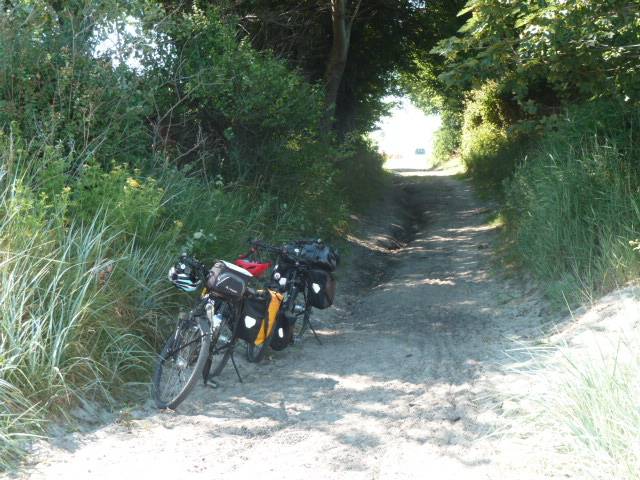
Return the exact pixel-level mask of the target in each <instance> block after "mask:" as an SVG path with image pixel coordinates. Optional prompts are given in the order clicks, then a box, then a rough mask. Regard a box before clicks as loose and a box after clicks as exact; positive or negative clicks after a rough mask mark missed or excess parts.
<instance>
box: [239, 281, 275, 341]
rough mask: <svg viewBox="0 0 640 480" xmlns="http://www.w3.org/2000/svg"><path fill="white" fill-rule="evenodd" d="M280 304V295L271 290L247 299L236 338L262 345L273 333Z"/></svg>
mask: <svg viewBox="0 0 640 480" xmlns="http://www.w3.org/2000/svg"><path fill="white" fill-rule="evenodd" d="M281 304H282V294H280V293H277V292H274V291H272V290H266V291H261V292H259V294H258V295H256V296H254V297H250V298H247V299H246V300H245V302H244V310H243V312H242V316H241V318H240V324H239V325H238V331H237V334H238V337H239V338H241V339H243V340H244V341H246V342H249V343H253V344H254V345H262V344H263V343H264V342H265V340H266V339H267V338H268V336H269V335H270V334H271V333H272V332H273V329H274V328H275V325H276V318H277V316H278V312H279V310H280V305H281Z"/></svg>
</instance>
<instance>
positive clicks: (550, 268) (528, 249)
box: [507, 102, 640, 303]
mask: <svg viewBox="0 0 640 480" xmlns="http://www.w3.org/2000/svg"><path fill="white" fill-rule="evenodd" d="M639 121H640V117H638V115H637V113H636V112H634V111H633V110H630V109H627V108H625V107H624V105H621V104H616V103H610V102H601V103H596V104H587V105H584V106H581V107H576V108H573V109H571V110H570V111H569V112H568V113H567V115H566V116H563V117H558V118H557V119H556V122H555V124H554V125H553V126H550V127H549V131H548V132H547V133H546V135H545V136H544V137H543V138H542V139H541V140H540V142H539V143H537V144H536V146H535V148H533V149H532V150H530V151H529V153H528V155H527V158H526V160H525V161H524V162H522V164H521V166H520V167H518V169H517V171H516V174H515V176H514V178H513V180H512V181H511V182H509V184H508V187H507V220H508V226H509V228H510V230H511V232H512V236H513V239H514V247H513V248H514V252H515V253H516V255H517V257H518V258H519V259H521V261H522V262H523V264H524V265H525V266H526V267H527V268H528V269H530V270H531V271H533V272H534V273H535V274H536V275H538V277H539V278H541V279H543V280H545V282H546V284H547V285H548V288H549V293H550V294H552V295H553V296H555V297H556V298H558V300H562V297H563V296H564V297H567V298H568V299H569V300H570V301H571V302H572V303H573V302H574V301H576V300H583V299H584V298H585V297H586V299H589V298H590V296H591V295H592V294H593V293H598V292H602V291H607V290H610V289H612V288H615V287H617V286H619V285H621V284H623V283H624V282H625V281H627V280H630V279H632V278H635V277H636V276H637V275H638V274H640V264H639V263H638V258H637V253H636V252H635V251H634V249H633V244H630V242H633V241H635V240H636V239H637V238H638V237H640V196H639V195H638V185H640V172H639V171H638V166H637V162H636V161H635V159H636V158H637V157H638V154H639V153H640V142H639V141H638V133H637V132H638V124H639Z"/></svg>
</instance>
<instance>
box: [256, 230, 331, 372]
mask: <svg viewBox="0 0 640 480" xmlns="http://www.w3.org/2000/svg"><path fill="white" fill-rule="evenodd" d="M249 243H250V245H251V251H250V254H251V253H252V254H256V253H257V252H259V251H261V250H262V251H265V252H268V253H271V254H274V255H276V262H275V266H274V268H273V271H272V277H271V278H272V283H271V284H270V287H271V288H275V289H278V291H280V292H281V293H282V294H283V295H284V300H283V303H282V307H281V310H280V314H279V321H278V323H277V324H276V334H275V335H274V337H273V339H272V341H271V344H270V346H271V348H273V349H274V350H283V349H284V348H286V347H287V346H288V345H290V344H291V343H293V342H294V341H295V339H300V338H302V336H303V335H304V334H305V332H306V331H307V330H308V329H310V330H311V331H312V332H313V336H314V338H315V339H316V341H317V342H318V343H319V344H320V345H322V341H321V340H320V337H319V336H318V334H317V332H316V329H315V328H314V326H313V324H312V323H311V310H312V308H313V307H315V308H320V309H324V308H327V307H329V306H331V305H332V304H333V299H334V296H335V279H334V278H333V276H332V275H331V273H330V272H331V271H333V270H335V268H336V267H337V264H338V254H337V253H336V252H335V251H334V250H333V249H332V248H330V247H328V246H326V245H324V243H322V242H321V241H320V240H300V241H297V242H292V243H288V244H284V245H283V246H281V247H276V246H274V245H270V244H268V243H265V242H262V241H260V240H253V241H250V242H249ZM250 254H249V255H248V256H250ZM300 317H302V318H300ZM265 353H266V346H261V347H257V346H255V345H251V344H247V359H248V360H249V361H252V362H259V361H260V360H261V359H262V358H263V357H264V355H265Z"/></svg>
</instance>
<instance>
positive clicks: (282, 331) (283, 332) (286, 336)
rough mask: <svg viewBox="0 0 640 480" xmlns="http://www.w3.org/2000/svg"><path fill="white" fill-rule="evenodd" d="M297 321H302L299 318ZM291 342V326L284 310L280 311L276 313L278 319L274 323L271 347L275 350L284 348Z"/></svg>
mask: <svg viewBox="0 0 640 480" xmlns="http://www.w3.org/2000/svg"><path fill="white" fill-rule="evenodd" d="M298 321H300V322H301V321H302V319H299V320H298ZM292 343H293V327H292V325H291V321H290V319H289V318H288V317H287V315H285V313H284V312H280V314H279V315H278V321H277V323H276V331H275V333H274V334H273V338H272V339H271V348H273V349H274V350H276V351H280V350H284V349H285V348H287V347H288V346H289V345H291V344H292Z"/></svg>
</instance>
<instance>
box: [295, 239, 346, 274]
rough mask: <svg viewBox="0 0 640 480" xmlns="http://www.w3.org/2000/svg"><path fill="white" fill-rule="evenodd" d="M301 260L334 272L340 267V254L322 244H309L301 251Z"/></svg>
mask: <svg viewBox="0 0 640 480" xmlns="http://www.w3.org/2000/svg"><path fill="white" fill-rule="evenodd" d="M300 260H301V261H302V262H304V263H306V264H308V265H313V266H314V267H318V268H321V269H323V270H328V271H329V272H333V271H334V270H335V269H336V267H337V266H338V254H337V252H336V251H335V250H334V249H333V248H331V247H330V246H329V245H325V244H324V243H322V242H312V243H307V244H305V245H303V246H302V248H301V249H300Z"/></svg>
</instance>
